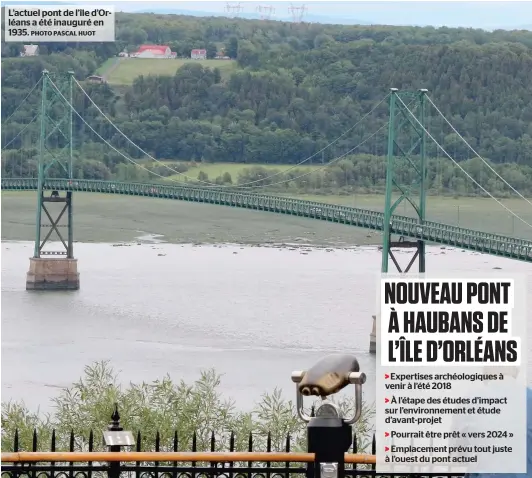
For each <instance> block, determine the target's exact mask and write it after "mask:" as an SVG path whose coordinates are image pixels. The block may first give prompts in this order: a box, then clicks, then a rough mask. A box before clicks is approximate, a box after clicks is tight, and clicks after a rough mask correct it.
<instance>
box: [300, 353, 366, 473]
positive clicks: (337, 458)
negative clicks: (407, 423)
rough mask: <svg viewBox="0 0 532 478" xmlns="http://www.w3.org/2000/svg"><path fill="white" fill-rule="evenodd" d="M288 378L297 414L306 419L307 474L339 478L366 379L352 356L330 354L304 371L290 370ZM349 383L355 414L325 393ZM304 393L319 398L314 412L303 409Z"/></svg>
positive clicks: (329, 393) (336, 390)
mask: <svg viewBox="0 0 532 478" xmlns="http://www.w3.org/2000/svg"><path fill="white" fill-rule="evenodd" d="M292 381H293V382H294V383H295V384H296V408H297V414H298V416H299V418H301V420H303V421H304V422H306V423H307V437H308V446H307V448H308V451H309V453H314V454H315V459H314V464H312V465H310V466H309V469H308V473H307V474H308V478H343V477H344V474H345V473H344V470H345V466H344V465H345V463H344V454H345V453H346V452H347V451H348V450H349V448H350V447H351V445H352V443H353V427H352V425H353V424H354V423H356V422H357V421H358V420H359V418H360V415H361V414H362V385H363V384H364V383H365V382H366V374H364V373H362V372H360V366H359V364H358V360H357V359H356V357H354V356H352V355H330V356H328V357H325V358H324V359H322V360H320V361H319V362H318V363H317V364H315V365H314V366H313V367H312V368H310V369H309V370H307V371H297V372H293V373H292ZM349 384H352V385H354V386H355V414H354V415H353V416H352V417H350V418H347V417H343V416H342V412H341V410H340V408H339V407H338V406H337V405H336V404H334V403H332V402H331V401H329V400H327V397H329V396H330V395H333V394H335V393H338V392H339V391H340V390H342V389H343V388H345V387H346V386H347V385H349ZM305 396H317V397H320V398H321V399H322V402H321V403H320V404H319V406H318V407H317V409H316V411H315V414H314V416H309V415H307V414H306V413H305V411H304V406H303V397H305Z"/></svg>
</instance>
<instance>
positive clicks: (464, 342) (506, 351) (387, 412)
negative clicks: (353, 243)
mask: <svg viewBox="0 0 532 478" xmlns="http://www.w3.org/2000/svg"><path fill="white" fill-rule="evenodd" d="M413 283H415V284H414V285H413ZM420 284H421V285H422V287H421V288H420V287H419V285H420ZM480 284H483V285H480ZM525 284H526V278H525V277H513V276H512V277H508V276H507V275H505V276H502V275H500V276H499V275H498V276H492V277H488V278H483V277H480V278H479V277H471V278H467V277H460V278H456V277H449V278H445V277H443V278H442V277H434V278H431V277H429V276H427V275H424V276H415V275H412V276H408V277H405V276H396V275H391V274H390V275H388V274H385V275H383V276H382V278H381V280H380V283H379V287H378V290H379V296H378V302H379V313H378V319H377V323H376V327H377V393H376V401H377V416H376V443H377V472H378V473H405V474H410V473H443V474H453V473H454V474H463V473H526V454H527V449H526V442H527V438H526V437H527V431H526V430H527V424H526V421H527V412H526V410H527V406H526V403H527V393H528V392H527V382H526V364H527V359H526V356H527V350H526V342H527V341H526V302H525V300H526V286H525ZM435 290H437V291H438V294H435V293H433V292H434V291H435ZM481 290H482V291H481ZM420 291H421V293H420ZM443 291H446V292H445V293H443ZM445 298H446V300H443V299H445ZM392 309H393V310H392ZM392 312H394V313H396V316H393V314H392ZM412 313H413V315H412ZM429 313H430V314H429ZM431 314H432V316H431ZM429 318H430V320H428V319H429ZM429 343H431V344H432V345H430V346H428V344H429ZM443 343H445V344H447V345H442V346H441V347H439V344H443ZM414 344H415V345H416V347H417V349H416V347H414ZM446 347H447V350H444V349H445V348H446ZM475 347H476V348H475ZM479 347H480V348H479ZM429 349H430V350H429ZM486 357H487V358H486Z"/></svg>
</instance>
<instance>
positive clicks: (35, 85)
mask: <svg viewBox="0 0 532 478" xmlns="http://www.w3.org/2000/svg"><path fill="white" fill-rule="evenodd" d="M41 81H42V76H41V77H40V78H39V81H37V83H35V84H34V85H33V88H32V89H31V90H30V92H29V93H28V94H27V95H26V97H25V98H24V99H23V100H22V101H21V102H20V103H19V104H18V106H17V107H16V108H15V110H14V111H13V112H12V113H11V114H10V115H9V116H8V117H7V118H6V119H5V120H4V121H3V123H4V124H5V123H7V122H8V121H9V120H10V119H11V118H12V117H13V115H14V114H15V113H16V112H17V111H18V109H19V108H20V107H21V106H22V105H23V104H24V103H25V102H26V100H27V99H28V98H29V97H30V95H31V94H32V93H33V91H34V90H35V88H37V86H39V85H40V83H41Z"/></svg>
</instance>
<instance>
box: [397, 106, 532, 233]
mask: <svg viewBox="0 0 532 478" xmlns="http://www.w3.org/2000/svg"><path fill="white" fill-rule="evenodd" d="M397 100H399V101H400V102H401V103H402V105H403V106H404V108H405V109H406V110H407V111H408V113H409V114H410V116H412V118H414V120H415V121H416V123H417V124H418V125H419V126H420V127H421V129H422V130H423V131H424V133H425V134H426V135H427V136H428V137H429V138H430V139H431V140H432V141H434V143H435V144H436V146H438V148H440V149H441V150H442V152H443V154H445V156H447V157H448V158H449V159H450V160H451V161H452V162H453V163H454V164H455V166H458V168H459V169H460V170H461V171H462V172H463V173H464V174H465V175H466V176H467V177H468V178H469V179H470V180H471V181H473V183H475V185H477V186H478V187H479V188H480V189H481V190H482V191H483V192H485V193H486V194H487V195H488V196H489V197H490V198H491V199H493V200H494V201H495V202H496V203H497V204H499V206H502V207H503V208H504V209H506V211H508V212H509V213H510V214H511V215H512V216H514V217H516V218H517V219H519V220H520V221H521V222H523V223H524V224H526V225H527V226H528V227H530V228H532V224H529V223H528V222H527V221H525V220H524V219H523V218H522V217H521V216H519V214H516V213H515V212H513V211H512V210H511V209H510V208H509V207H507V206H506V205H505V204H503V203H502V202H501V201H499V200H498V199H497V198H496V197H495V196H493V194H491V193H490V192H489V191H488V190H486V189H485V188H484V187H483V186H482V185H481V184H479V183H478V182H477V181H476V180H475V179H474V178H473V177H472V176H471V175H470V174H469V173H468V172H467V171H466V170H465V169H464V168H463V167H462V166H461V165H460V163H458V161H456V160H455V159H454V158H453V157H452V156H451V155H450V154H449V153H448V152H447V151H446V150H445V148H444V147H443V146H442V145H441V144H440V143H438V141H437V140H436V139H435V138H434V136H432V135H431V134H430V133H429V132H428V131H427V129H426V128H425V126H423V124H422V123H421V122H420V121H419V120H418V119H417V118H416V115H415V114H414V113H412V111H410V109H409V108H408V106H407V105H406V104H405V103H404V101H403V100H402V99H401V98H400V97H399V96H397Z"/></svg>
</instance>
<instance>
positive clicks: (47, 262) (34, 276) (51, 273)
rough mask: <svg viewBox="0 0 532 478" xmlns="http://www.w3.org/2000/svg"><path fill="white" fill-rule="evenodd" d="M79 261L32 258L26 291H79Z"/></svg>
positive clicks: (62, 258)
mask: <svg viewBox="0 0 532 478" xmlns="http://www.w3.org/2000/svg"><path fill="white" fill-rule="evenodd" d="M78 289H79V272H78V260H77V259H69V258H64V257H61V258H56V257H53V258H52V257H46V258H43V257H30V269H29V271H28V274H27V276H26V290H78Z"/></svg>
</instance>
